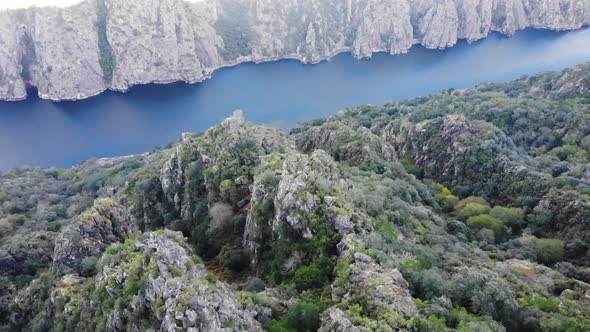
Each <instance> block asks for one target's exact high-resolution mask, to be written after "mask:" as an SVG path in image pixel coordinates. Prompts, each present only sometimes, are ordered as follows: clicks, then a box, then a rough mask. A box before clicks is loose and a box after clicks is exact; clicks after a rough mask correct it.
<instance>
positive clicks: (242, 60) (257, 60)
mask: <svg viewBox="0 0 590 332" xmlns="http://www.w3.org/2000/svg"><path fill="white" fill-rule="evenodd" d="M588 27H589V25H588V24H582V25H580V26H579V27H576V28H563V29H559V28H548V27H546V26H531V27H526V28H523V29H520V30H517V31H514V32H506V31H499V30H490V32H489V33H488V34H486V35H485V36H484V37H482V38H479V39H475V40H470V39H467V38H458V39H457V40H456V41H455V42H454V43H451V44H449V45H447V46H445V47H433V46H429V45H424V44H422V41H421V40H418V39H414V40H412V42H411V45H410V46H409V47H406V48H400V49H395V50H391V49H390V50H387V49H378V48H376V49H373V50H371V51H370V53H368V54H356V52H355V51H354V49H353V48H352V47H351V46H346V47H340V48H337V49H335V50H334V51H332V52H330V53H329V54H328V55H325V56H322V57H320V58H319V59H309V58H307V57H305V56H302V55H298V54H287V55H285V56H272V57H253V56H243V57H239V58H237V59H236V60H234V61H230V62H228V63H226V64H224V65H221V66H218V67H213V68H208V69H207V70H206V71H205V73H204V74H203V75H202V76H200V77H196V78H178V79H170V80H152V81H135V82H131V83H128V84H127V85H126V87H124V88H120V89H119V88H113V87H104V88H103V89H100V90H97V91H94V92H92V93H88V94H83V93H77V94H76V95H75V96H72V97H62V98H54V97H53V96H51V95H48V94H43V93H41V92H39V90H38V87H37V86H35V85H32V84H30V83H28V84H27V85H28V87H29V88H33V89H34V90H36V91H37V97H38V98H39V99H42V100H48V101H51V102H56V103H60V102H75V101H80V100H85V99H89V98H92V97H95V96H98V95H100V94H102V93H104V92H107V91H112V92H118V93H122V94H124V93H127V92H128V91H129V90H130V89H131V88H133V87H135V86H142V85H149V84H162V85H166V84H173V83H185V84H189V85H192V84H197V83H202V82H205V81H207V80H209V79H211V78H213V75H214V74H215V72H217V71H218V70H221V69H225V68H232V67H235V66H238V65H241V64H246V63H253V64H262V63H269V62H278V61H282V60H295V61H299V62H300V63H301V64H303V65H317V64H320V63H322V62H325V61H330V60H331V59H333V58H334V57H336V56H338V55H341V54H349V55H350V56H352V57H353V58H354V59H358V60H370V59H371V58H372V57H373V56H374V55H375V54H379V53H385V54H388V55H390V56H396V55H400V54H407V53H409V52H411V50H412V48H414V47H419V46H422V47H424V48H426V49H431V50H441V51H442V50H447V49H450V48H452V47H455V46H456V45H457V44H458V43H460V42H462V41H464V42H467V43H468V44H472V43H475V42H478V41H481V40H484V39H486V38H488V37H489V36H490V35H491V34H500V35H501V36H504V37H507V38H512V37H513V36H514V35H515V34H517V33H520V32H523V31H526V30H535V31H549V32H564V31H566V32H573V31H581V30H584V29H586V28H588ZM29 88H27V90H29ZM29 97H30V95H29V94H28V93H26V92H25V95H24V96H17V97H12V98H11V97H0V102H8V103H13V102H14V103H17V102H20V101H25V100H27V99H28V98H29Z"/></svg>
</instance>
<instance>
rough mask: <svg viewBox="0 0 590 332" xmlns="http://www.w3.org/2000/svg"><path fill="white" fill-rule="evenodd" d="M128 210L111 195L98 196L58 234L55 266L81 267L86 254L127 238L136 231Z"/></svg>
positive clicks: (99, 250)
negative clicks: (113, 199) (105, 196)
mask: <svg viewBox="0 0 590 332" xmlns="http://www.w3.org/2000/svg"><path fill="white" fill-rule="evenodd" d="M133 231H134V229H133V225H132V224H131V220H130V217H129V215H128V213H127V211H126V210H125V209H124V208H123V207H121V206H120V205H118V204H116V203H114V202H113V201H112V200H111V199H108V198H104V199H97V200H96V201H95V202H94V206H93V207H92V208H91V209H90V210H88V211H86V212H83V213H82V214H81V215H80V216H79V217H78V218H77V220H76V221H74V222H73V223H71V224H70V225H68V226H67V227H66V228H65V229H64V230H63V231H62V232H61V233H60V235H59V236H58V237H57V239H56V246H55V250H54V254H53V266H54V268H60V267H63V266H67V267H71V268H75V269H78V268H80V263H81V262H82V260H83V259H84V258H86V257H90V256H99V255H100V254H101V253H102V251H103V250H104V248H106V247H107V246H108V245H109V244H111V243H114V242H119V241H124V240H125V239H126V238H127V237H128V236H129V235H130V234H131V233H133Z"/></svg>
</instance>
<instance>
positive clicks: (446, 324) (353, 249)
mask: <svg viewBox="0 0 590 332" xmlns="http://www.w3.org/2000/svg"><path fill="white" fill-rule="evenodd" d="M589 87H590V65H582V66H578V67H574V68H571V69H568V70H565V71H563V72H555V73H542V74H539V75H535V76H531V77H524V78H522V79H519V80H517V81H514V82H511V83H506V84H484V85H481V86H478V87H476V88H472V89H465V90H448V91H444V92H443V93H440V94H436V95H432V96H428V97H421V98H416V99H412V100H408V101H404V102H397V103H392V104H387V105H384V106H383V107H375V106H364V107H359V108H354V109H350V110H345V111H342V112H340V113H338V114H336V115H334V116H332V117H330V118H327V119H318V120H315V121H310V122H308V123H303V124H301V125H299V126H297V127H295V128H293V129H292V130H291V131H290V132H289V133H286V132H283V131H280V130H277V129H273V128H268V127H263V126H256V125H252V124H249V123H248V122H246V120H245V119H244V115H243V114H242V113H241V112H240V111H236V112H235V113H234V114H233V116H231V117H230V118H227V119H225V120H224V121H222V122H221V123H220V124H219V125H217V126H215V127H212V128H210V129H209V130H207V131H206V132H205V133H202V134H188V133H186V134H183V135H182V137H181V139H180V140H179V141H178V142H174V143H171V144H170V145H168V146H166V147H162V148H159V149H157V150H155V151H152V152H150V153H147V154H144V155H138V156H131V157H124V158H112V159H99V160H91V161H88V162H85V163H83V164H81V165H79V166H76V167H74V168H71V169H46V170H43V169H29V168H22V169H19V170H15V171H12V172H9V173H3V174H0V281H1V282H0V329H1V330H6V331H12V330H24V331H97V330H101V331H102V330H106V331H122V330H123V331H138V330H152V331H156V330H158V331H262V330H266V331H275V332H276V331H279V332H293V331H316V330H319V331H336V332H339V331H342V332H344V331H373V330H379V331H396V330H406V331H453V330H459V331H586V330H588V329H589V328H590V310H589V308H590V284H589V282H590V251H589V250H588V249H589V241H590V236H589V234H590V230H589V229H588V225H589V223H590V219H589V216H590V213H589V211H590V208H589V207H590V196H589V194H590V166H589V165H590V164H589V163H588V161H589V159H590V157H589V155H590V117H589V114H590V113H589V112H590V95H589V92H590V90H589Z"/></svg>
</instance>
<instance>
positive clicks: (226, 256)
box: [219, 246, 250, 272]
mask: <svg viewBox="0 0 590 332" xmlns="http://www.w3.org/2000/svg"><path fill="white" fill-rule="evenodd" d="M219 263H221V265H222V266H223V267H224V268H227V269H230V270H231V271H233V272H240V271H242V270H244V269H245V268H247V267H248V265H249V263H250V258H249V255H248V251H247V250H245V249H241V248H235V247H227V246H226V247H223V249H222V250H221V252H220V253H219Z"/></svg>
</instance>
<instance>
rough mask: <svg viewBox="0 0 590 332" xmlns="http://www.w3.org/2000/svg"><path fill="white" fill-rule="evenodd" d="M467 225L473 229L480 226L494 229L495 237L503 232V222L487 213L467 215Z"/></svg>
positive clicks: (480, 227) (477, 228)
mask: <svg viewBox="0 0 590 332" xmlns="http://www.w3.org/2000/svg"><path fill="white" fill-rule="evenodd" d="M467 225H468V226H469V227H470V228H472V229H475V230H479V229H482V228H486V229H490V230H492V231H494V235H495V236H496V237H500V236H502V233H503V232H504V223H503V222H502V220H500V219H497V218H494V217H492V216H490V215H489V214H480V215H478V216H473V217H469V218H468V219H467Z"/></svg>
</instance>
